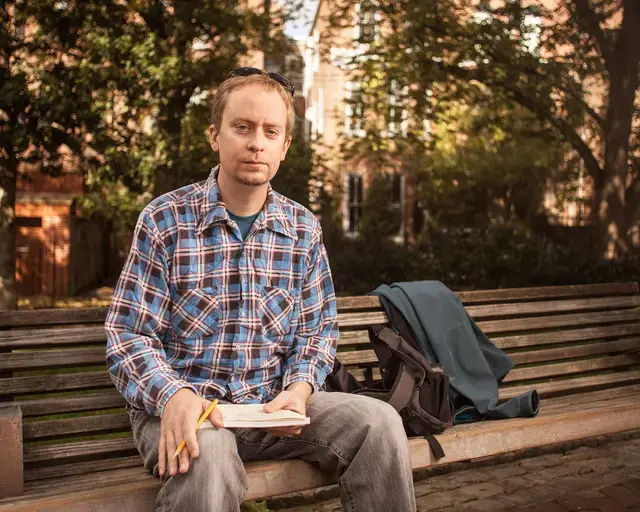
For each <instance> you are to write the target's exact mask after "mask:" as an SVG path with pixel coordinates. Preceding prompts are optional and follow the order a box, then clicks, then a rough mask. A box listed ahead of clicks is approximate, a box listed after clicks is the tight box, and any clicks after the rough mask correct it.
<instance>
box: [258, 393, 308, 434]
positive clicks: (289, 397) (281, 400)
mask: <svg viewBox="0 0 640 512" xmlns="http://www.w3.org/2000/svg"><path fill="white" fill-rule="evenodd" d="M312 391H313V388H312V387H311V384H309V383H308V382H294V383H293V384H291V386H289V387H288V388H287V389H286V390H285V391H283V392H282V393H280V394H279V395H278V396H276V397H275V398H274V399H273V400H272V401H271V402H269V403H268V404H265V406H264V411H265V412H275V411H279V410H280V409H286V410H288V411H295V412H298V413H300V414H302V415H305V414H306V410H307V400H308V399H309V396H311V392H312ZM264 430H266V431H267V432H269V433H271V434H273V435H275V436H278V437H292V436H297V435H300V432H302V427H277V428H265V429H264Z"/></svg>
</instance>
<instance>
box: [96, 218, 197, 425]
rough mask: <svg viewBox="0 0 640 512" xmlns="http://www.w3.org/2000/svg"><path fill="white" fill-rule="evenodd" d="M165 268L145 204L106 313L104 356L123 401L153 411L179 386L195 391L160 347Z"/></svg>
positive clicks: (167, 307) (166, 306)
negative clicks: (105, 348)
mask: <svg viewBox="0 0 640 512" xmlns="http://www.w3.org/2000/svg"><path fill="white" fill-rule="evenodd" d="M168 272H169V271H168V263H167V254H166V250H165V247H164V244H163V242H162V240H161V238H160V236H159V232H158V229H157V227H156V225H155V224H154V222H153V219H152V215H151V211H150V209H149V208H145V210H143V211H142V213H141V214H140V217H139V219H138V223H137V225H136V228H135V232H134V236H133V241H132V245H131V250H130V252H129V255H128V257H127V260H126V262H125V265H124V267H123V270H122V273H121V274H120V279H119V280H118V284H117V286H116V288H115V292H114V295H113V300H112V302H111V306H110V307H109V310H108V313H107V318H106V321H105V330H106V334H107V351H106V358H107V367H108V370H109V374H110V375H111V379H112V380H113V382H114V384H115V386H116V388H117V389H118V391H120V393H122V395H123V396H124V398H125V399H126V400H127V402H129V403H130V404H131V405H133V406H134V407H138V408H141V409H145V410H146V411H147V412H149V413H150V414H153V415H156V416H162V414H163V412H164V407H165V406H166V404H167V402H168V401H169V399H170V398H171V397H172V396H173V395H174V394H175V393H176V392H177V391H178V390H179V389H181V388H185V387H186V388H189V389H191V390H193V391H194V392H196V390H195V388H194V387H193V386H192V385H190V384H189V383H187V382H186V381H185V380H182V379H181V378H180V376H179V375H178V373H177V371H176V370H174V369H173V368H172V367H171V366H170V365H169V364H168V362H167V358H166V353H165V350H164V347H163V339H164V337H165V333H166V332H167V329H168V328H169V322H170V315H171V296H170V292H169V286H168V282H169V279H168Z"/></svg>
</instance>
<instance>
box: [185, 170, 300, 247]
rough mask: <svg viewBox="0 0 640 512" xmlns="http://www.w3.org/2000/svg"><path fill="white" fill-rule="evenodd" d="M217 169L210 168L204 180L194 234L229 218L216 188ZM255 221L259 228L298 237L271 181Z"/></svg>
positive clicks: (293, 237)
mask: <svg viewBox="0 0 640 512" xmlns="http://www.w3.org/2000/svg"><path fill="white" fill-rule="evenodd" d="M219 169H220V166H219V165H217V166H216V167H214V168H213V169H211V174H209V178H208V179H207V181H206V182H205V188H204V198H203V201H202V206H201V207H200V221H199V222H198V225H197V226H196V230H195V233H196V235H200V234H202V232H204V230H205V229H207V228H208V227H209V226H211V225H213V224H216V223H218V222H226V221H228V220H230V219H229V214H228V213H227V208H226V206H225V204H224V201H223V200H222V194H221V193H220V189H219V188H218V171H219ZM255 222H257V223H260V227H261V228H262V227H265V226H266V227H267V228H268V229H271V230H272V231H276V232H278V233H281V234H283V235H285V236H288V237H289V238H292V239H294V240H297V239H298V236H297V234H296V232H295V230H294V229H293V227H292V225H291V221H290V220H289V218H288V217H287V214H286V213H285V210H284V207H283V204H282V201H281V200H280V199H279V198H278V196H277V194H276V193H275V192H274V190H273V188H272V187H271V183H269V185H268V189H267V200H266V201H265V203H264V206H263V208H262V210H261V211H260V214H259V215H258V218H257V219H256V220H255Z"/></svg>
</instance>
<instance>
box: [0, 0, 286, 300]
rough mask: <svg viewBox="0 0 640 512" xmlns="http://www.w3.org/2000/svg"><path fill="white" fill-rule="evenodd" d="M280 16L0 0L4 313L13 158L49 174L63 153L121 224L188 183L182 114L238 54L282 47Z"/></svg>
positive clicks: (238, 8) (91, 201)
mask: <svg viewBox="0 0 640 512" xmlns="http://www.w3.org/2000/svg"><path fill="white" fill-rule="evenodd" d="M291 10H292V11H293V8H291ZM286 18H287V13H286V12H281V11H278V10H276V9H273V8H272V7H271V6H270V2H266V5H264V8H262V7H260V8H259V9H257V10H256V9H250V8H249V7H248V5H247V4H246V3H245V2H240V3H239V2H232V1H227V0H222V1H215V0H198V1H193V2H177V1H172V0H163V1H160V0H136V1H132V2H120V1H117V0H100V1H97V0H96V1H91V2H85V1H80V0H67V1H64V2H51V1H45V0H14V1H6V2H3V3H2V4H1V6H0V22H1V26H0V77H1V78H0V93H1V97H0V211H1V215H0V240H2V241H3V247H2V248H1V249H0V254H1V256H0V309H6V308H12V307H15V305H16V297H15V291H14V273H15V224H14V217H15V214H14V210H15V187H16V180H17V176H18V172H19V170H20V168H21V166H22V165H23V164H25V163H37V164H38V165H39V166H40V168H41V170H42V171H43V172H48V173H52V174H56V173H59V172H60V171H61V169H62V160H63V154H65V153H68V152H71V153H72V154H74V155H75V156H76V157H78V158H79V165H80V166H81V168H82V170H83V171H84V172H85V174H86V181H87V184H88V189H89V191H90V192H91V193H92V195H91V196H90V197H89V198H88V200H86V201H84V206H91V205H93V206H94V207H97V206H98V205H101V206H102V207H103V208H104V209H105V210H106V211H107V213H111V214H112V216H113V217H115V218H116V219H118V220H119V221H120V215H118V214H117V212H122V211H124V212H125V213H126V214H127V215H125V216H124V219H125V221H123V222H124V223H125V224H126V222H129V220H127V219H130V218H131V217H132V216H133V215H134V212H135V210H136V209H139V208H140V207H141V204H143V203H144V202H146V201H147V200H148V199H149V198H150V197H152V196H155V195H158V194H160V193H163V192H166V191H167V190H170V189H172V188H175V187H176V186H178V185H180V184H182V183H184V182H185V181H187V179H185V178H188V176H186V175H185V174H186V171H185V169H187V167H185V164H183V163H182V162H183V160H184V161H185V162H191V163H195V156H194V155H193V154H192V153H191V152H190V151H188V150H187V148H189V146H190V145H191V143H190V140H189V139H190V138H191V139H193V137H192V135H193V134H192V133H189V132H188V130H189V129H190V126H189V125H190V121H189V119H188V118H189V116H190V115H191V114H193V115H194V116H196V115H197V114H198V109H197V105H198V104H199V102H200V100H201V99H202V98H203V97H206V96H207V94H208V91H209V90H210V89H212V88H214V87H215V86H216V85H217V84H219V83H220V81H222V80H223V79H224V78H225V77H226V75H227V73H228V72H229V71H230V70H231V69H233V68H234V67H236V66H237V62H238V59H239V58H240V57H242V56H243V55H246V54H247V53H248V52H250V51H251V50H253V49H260V50H262V51H266V52H269V51H282V49H283V48H284V46H283V45H284V43H283V42H282V41H283V38H282V37H281V34H282V27H283V24H284V22H285V20H286ZM183 139H186V140H183ZM198 147H199V148H202V146H198ZM188 169H189V170H191V169H190V168H188Z"/></svg>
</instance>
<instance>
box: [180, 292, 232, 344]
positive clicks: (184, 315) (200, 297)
mask: <svg viewBox="0 0 640 512" xmlns="http://www.w3.org/2000/svg"><path fill="white" fill-rule="evenodd" d="M176 294H177V298H176V300H175V301H174V303H173V310H172V318H171V321H172V326H173V330H174V332H175V333H176V334H177V335H178V336H180V337H182V338H196V337H203V336H209V335H212V334H216V333H217V330H218V320H219V317H220V300H219V298H218V287H217V286H213V287H207V288H189V289H184V290H181V289H178V290H176Z"/></svg>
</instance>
